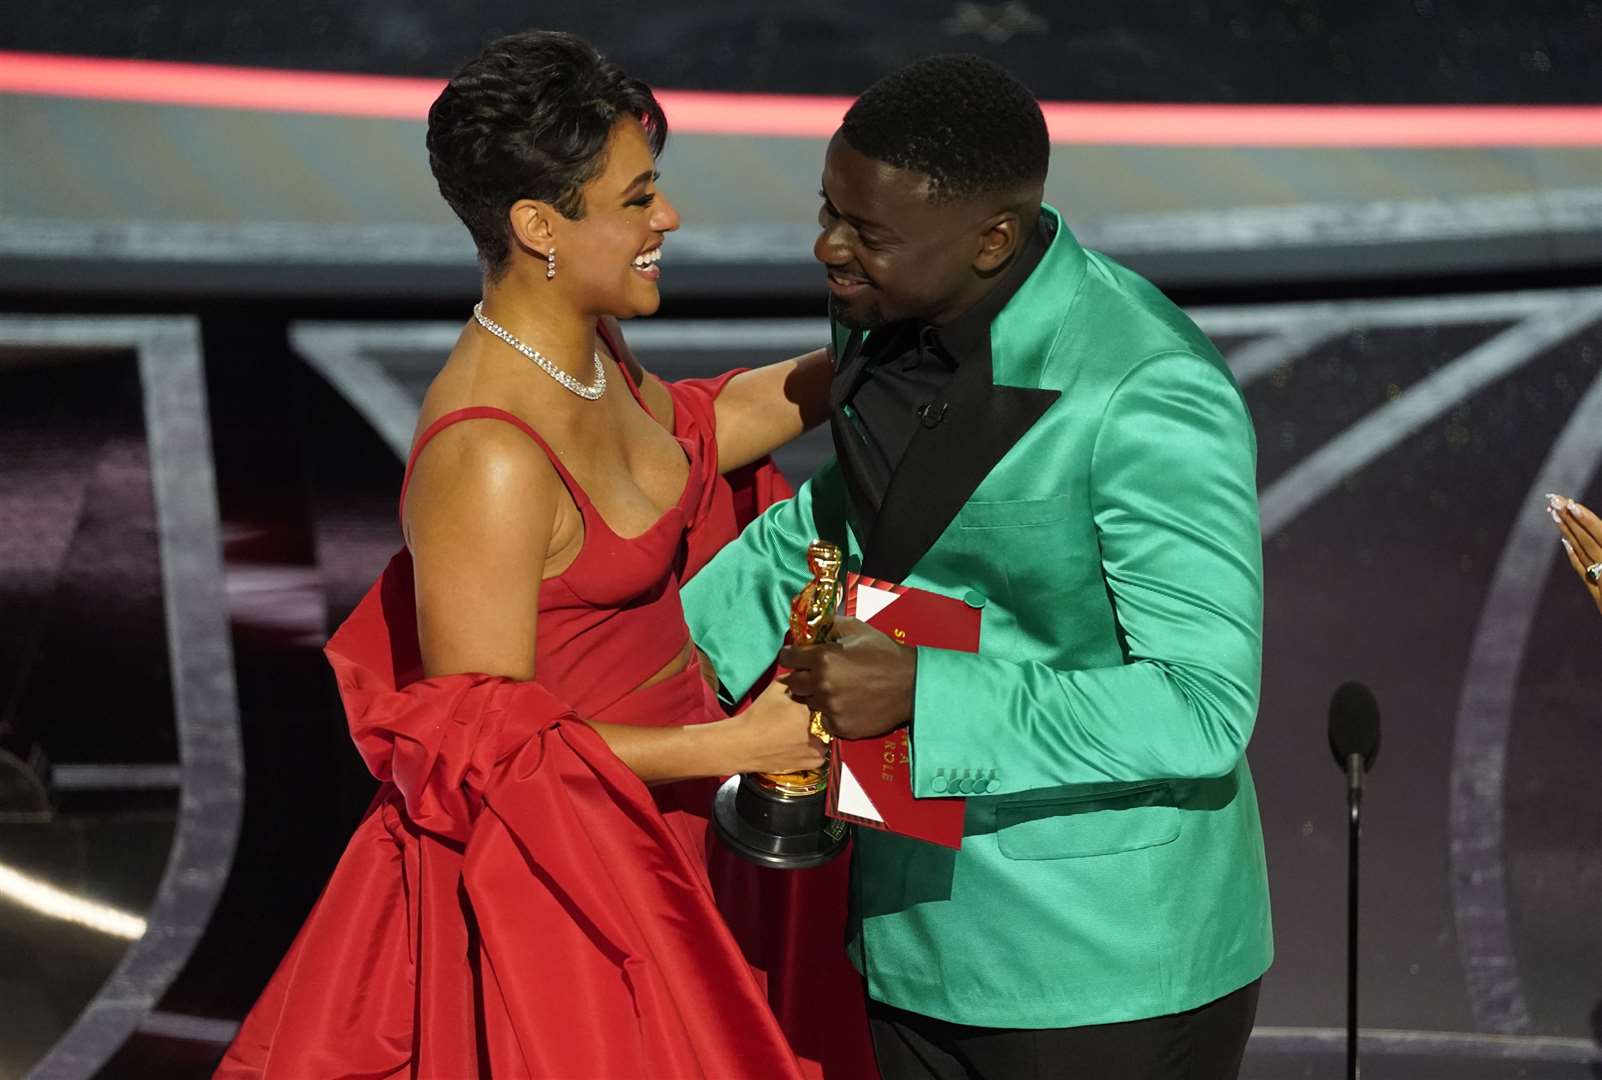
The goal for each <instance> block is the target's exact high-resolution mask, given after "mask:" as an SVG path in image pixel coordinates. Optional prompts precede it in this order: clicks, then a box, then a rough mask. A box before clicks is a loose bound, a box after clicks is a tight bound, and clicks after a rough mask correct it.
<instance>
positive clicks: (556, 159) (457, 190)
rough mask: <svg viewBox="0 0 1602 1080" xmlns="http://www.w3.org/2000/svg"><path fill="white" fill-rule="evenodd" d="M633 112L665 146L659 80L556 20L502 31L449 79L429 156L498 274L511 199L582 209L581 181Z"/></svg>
mask: <svg viewBox="0 0 1602 1080" xmlns="http://www.w3.org/2000/svg"><path fill="white" fill-rule="evenodd" d="M628 117H634V118H635V119H637V120H639V121H640V123H641V124H642V125H643V126H644V128H645V134H646V138H647V139H649V140H650V145H651V153H652V154H660V153H661V152H662V147H663V145H664V144H665V143H666V142H667V118H666V117H665V116H664V115H663V114H662V106H661V105H660V104H658V102H657V100H656V95H654V94H652V93H651V88H650V87H648V86H646V85H645V84H644V83H643V82H641V81H639V80H638V79H631V78H629V77H628V76H627V75H626V74H624V73H623V71H622V70H621V69H619V68H618V67H617V66H616V65H615V64H612V63H609V62H608V61H607V60H606V59H604V58H603V57H602V56H601V54H600V53H598V52H596V51H595V49H594V48H593V47H592V46H591V45H590V44H589V43H588V42H586V41H584V40H583V39H582V38H578V37H575V36H573V35H572V34H564V33H560V32H558V31H554V30H530V31H528V32H526V33H521V34H509V35H508V36H506V37H503V38H500V39H498V40H496V41H493V42H491V43H490V44H489V45H488V46H487V47H486V48H485V49H484V51H483V52H482V53H480V54H479V55H478V56H477V57H476V58H475V59H473V60H472V61H470V62H469V63H468V64H467V66H466V67H464V68H462V70H461V71H459V72H457V73H456V75H455V77H454V78H452V79H451V81H450V82H449V83H448V84H446V87H445V90H444V92H443V93H441V94H440V96H439V97H437V98H435V99H434V104H433V105H432V106H431V107H430V108H429V110H428V165H429V168H430V169H432V170H433V172H434V179H435V180H436V181H437V182H438V184H439V193H440V194H441V195H443V196H445V201H446V202H447V203H449V204H450V206H451V209H452V210H454V211H456V216H457V217H459V218H461V219H462V224H464V225H466V226H467V231H468V232H470V233H472V234H473V242H474V243H475V244H477V245H478V256H479V259H480V260H481V261H482V262H483V264H484V270H485V272H486V273H488V274H489V276H490V277H491V278H495V277H497V276H499V275H500V274H501V273H502V272H503V271H504V270H505V268H506V260H507V257H508V255H509V254H510V251H511V237H510V235H509V232H508V225H507V214H508V213H509V212H510V211H511V208H512V204H513V203H515V202H517V201H518V200H519V199H538V200H540V201H541V202H547V203H550V204H551V205H552V206H554V207H556V209H557V210H558V211H560V212H561V213H562V215H563V216H565V217H567V218H570V219H573V220H577V219H579V218H582V217H583V216H584V198H583V194H582V188H583V187H584V185H585V184H586V183H588V182H589V181H590V180H592V179H594V178H595V176H596V175H597V174H598V173H599V172H600V171H601V170H602V169H603V168H605V166H606V147H607V140H608V138H609V137H610V136H611V134H612V130H613V128H615V127H616V126H617V123H618V121H620V120H623V119H625V118H628Z"/></svg>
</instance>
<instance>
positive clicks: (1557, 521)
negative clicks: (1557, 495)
mask: <svg viewBox="0 0 1602 1080" xmlns="http://www.w3.org/2000/svg"><path fill="white" fill-rule="evenodd" d="M1546 516H1547V517H1549V518H1551V519H1552V524H1554V525H1561V524H1563V519H1562V518H1560V517H1558V512H1557V507H1555V506H1548V507H1547V508H1546Z"/></svg>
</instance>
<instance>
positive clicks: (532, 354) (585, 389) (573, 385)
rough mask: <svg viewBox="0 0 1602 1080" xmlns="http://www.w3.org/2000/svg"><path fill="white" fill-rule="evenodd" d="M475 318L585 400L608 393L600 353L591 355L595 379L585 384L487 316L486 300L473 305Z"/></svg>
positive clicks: (592, 399) (479, 323) (591, 399)
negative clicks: (485, 309) (485, 312)
mask: <svg viewBox="0 0 1602 1080" xmlns="http://www.w3.org/2000/svg"><path fill="white" fill-rule="evenodd" d="M473 318H475V319H477V320H478V325H480V326H482V327H483V328H484V329H486V330H488V331H489V332H490V333H492V334H494V335H495V336H496V337H498V338H500V339H501V340H502V341H504V342H506V344H508V345H510V346H511V347H512V348H514V349H516V350H517V351H518V352H520V353H522V354H523V355H524V356H526V357H528V358H529V359H530V360H532V361H534V363H535V364H536V365H537V366H538V367H539V369H540V370H541V371H543V372H545V374H547V375H549V376H550V377H551V378H553V379H555V380H556V381H557V382H559V383H561V384H562V385H563V386H565V387H567V388H568V389H569V390H571V391H573V393H575V394H577V395H578V396H579V397H581V398H583V399H584V400H586V401H594V400H595V399H596V398H598V397H600V396H601V395H602V394H604V393H606V369H605V368H603V367H602V366H601V354H600V353H594V354H593V355H592V356H591V359H593V360H594V361H595V381H594V382H592V383H590V385H588V386H585V385H584V384H583V383H581V382H579V381H578V380H577V379H575V378H573V376H571V375H569V374H568V373H567V372H565V371H563V370H562V369H561V368H559V367H557V366H556V365H555V364H553V363H551V362H550V361H549V360H547V359H545V357H543V356H541V355H540V353H539V350H538V349H535V348H532V347H530V346H528V345H525V344H523V342H521V341H519V340H518V339H517V337H516V336H515V335H513V334H512V332H511V331H510V330H508V329H506V327H504V326H502V325H501V324H500V323H497V322H495V321H494V320H492V319H490V318H489V317H488V316H486V315H485V314H484V301H482V300H480V301H479V302H478V303H476V304H474V305H473Z"/></svg>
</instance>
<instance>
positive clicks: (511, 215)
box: [506, 199, 556, 259]
mask: <svg viewBox="0 0 1602 1080" xmlns="http://www.w3.org/2000/svg"><path fill="white" fill-rule="evenodd" d="M552 213H554V211H553V210H552V209H551V207H550V206H548V205H547V204H545V203H542V202H539V201H537V200H535V199H519V200H517V202H515V203H513V204H512V208H511V210H509V211H507V215H506V223H507V227H508V228H509V229H510V230H511V234H512V240H513V241H514V242H515V243H516V244H517V246H518V247H520V248H522V249H523V252H524V253H525V254H527V255H530V256H532V257H534V258H538V259H543V258H545V255H546V253H547V252H549V251H550V250H551V247H552V245H553V244H555V242H556V241H555V238H554V237H553V236H552V233H551V215H552Z"/></svg>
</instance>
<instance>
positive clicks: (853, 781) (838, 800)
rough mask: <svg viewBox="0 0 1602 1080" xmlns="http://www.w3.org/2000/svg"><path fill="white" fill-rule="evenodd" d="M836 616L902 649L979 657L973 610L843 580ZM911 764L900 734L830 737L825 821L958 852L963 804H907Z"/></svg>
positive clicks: (887, 586)
mask: <svg viewBox="0 0 1602 1080" xmlns="http://www.w3.org/2000/svg"><path fill="white" fill-rule="evenodd" d="M842 612H843V614H846V615H851V616H855V617H856V618H858V619H861V620H862V621H863V622H865V623H867V624H868V625H869V626H871V627H873V628H874V629H875V630H880V631H883V632H884V633H886V634H889V635H890V636H891V637H893V638H895V640H896V641H898V642H900V643H901V644H903V645H927V646H929V647H931V648H936V649H956V650H958V651H961V652H978V651H979V609H978V608H976V607H971V606H970V605H968V604H966V603H964V602H963V601H961V600H955V599H952V598H951V597H949V596H941V595H939V594H938V593H932V592H929V591H927V590H925V589H914V588H911V587H909V586H906V585H897V584H894V583H892V582H888V581H880V580H878V579H877V578H869V577H862V576H861V575H860V574H847V575H846V594H845V603H844V604H843V605H842ZM910 758H911V754H910V753H909V751H908V746H907V732H906V729H905V728H900V729H898V730H896V731H892V732H890V733H889V734H888V735H884V736H881V737H880V738H876V739H836V740H835V741H834V743H833V747H832V752H831V753H830V755H829V802H828V812H829V816H830V817H834V818H839V819H840V820H842V821H849V822H851V823H852V824H854V825H861V826H863V827H864V828H869V829H883V830H885V831H887V832H893V833H899V834H901V835H902V836H910V837H913V838H914V839H918V840H927V841H928V842H929V843H932V844H940V845H943V846H945V847H949V848H960V847H961V846H962V824H963V817H964V814H965V803H966V802H967V800H966V799H964V798H962V797H960V796H957V797H952V798H933V799H915V798H913V797H912V777H911V774H910V765H909V761H910Z"/></svg>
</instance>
